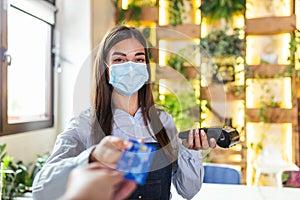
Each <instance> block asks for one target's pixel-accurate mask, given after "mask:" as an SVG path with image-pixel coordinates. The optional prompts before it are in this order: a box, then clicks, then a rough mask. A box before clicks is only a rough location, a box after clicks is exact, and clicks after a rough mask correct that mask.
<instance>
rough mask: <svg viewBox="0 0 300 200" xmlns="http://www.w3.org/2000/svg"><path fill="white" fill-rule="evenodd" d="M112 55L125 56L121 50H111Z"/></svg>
mask: <svg viewBox="0 0 300 200" xmlns="http://www.w3.org/2000/svg"><path fill="white" fill-rule="evenodd" d="M112 55H121V56H126V54H125V53H122V52H113V54H112Z"/></svg>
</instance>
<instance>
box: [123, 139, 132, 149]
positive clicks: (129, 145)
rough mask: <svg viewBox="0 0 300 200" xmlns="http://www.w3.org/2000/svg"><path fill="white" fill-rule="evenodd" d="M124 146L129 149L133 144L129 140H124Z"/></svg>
mask: <svg viewBox="0 0 300 200" xmlns="http://www.w3.org/2000/svg"><path fill="white" fill-rule="evenodd" d="M123 144H124V145H125V146H126V147H128V148H130V147H131V146H132V143H131V142H129V141H127V140H124V142H123Z"/></svg>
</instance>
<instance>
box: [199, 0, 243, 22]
mask: <svg viewBox="0 0 300 200" xmlns="http://www.w3.org/2000/svg"><path fill="white" fill-rule="evenodd" d="M245 3H246V1H245V0H227V1H225V0H203V1H202V4H201V6H200V10H201V13H202V16H203V17H205V18H207V19H208V20H209V21H217V20H220V19H225V20H226V22H228V21H230V19H231V18H232V16H233V15H235V14H239V13H243V12H244V11H245V9H246V4H245Z"/></svg>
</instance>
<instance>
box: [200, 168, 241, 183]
mask: <svg viewBox="0 0 300 200" xmlns="http://www.w3.org/2000/svg"><path fill="white" fill-rule="evenodd" d="M203 165H204V180H203V182H204V183H219V184H240V183H241V172H240V170H238V169H237V168H235V167H234V166H232V165H224V164H216V163H204V164H203Z"/></svg>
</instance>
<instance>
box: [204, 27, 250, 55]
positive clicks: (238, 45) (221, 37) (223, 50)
mask: <svg viewBox="0 0 300 200" xmlns="http://www.w3.org/2000/svg"><path fill="white" fill-rule="evenodd" d="M228 31H229V28H228V27H226V28H225V29H221V30H212V31H211V32H210V33H209V34H208V35H207V36H206V37H204V38H202V39H201V40H200V41H201V43H200V44H201V50H202V51H203V50H204V51H205V52H204V53H207V55H208V56H211V57H228V56H233V57H234V58H238V57H240V56H242V57H243V56H244V55H245V41H244V40H243V39H241V38H240V37H241V34H240V31H241V30H240V29H239V28H234V29H233V33H228Z"/></svg>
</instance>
